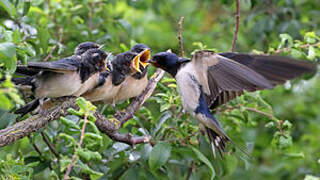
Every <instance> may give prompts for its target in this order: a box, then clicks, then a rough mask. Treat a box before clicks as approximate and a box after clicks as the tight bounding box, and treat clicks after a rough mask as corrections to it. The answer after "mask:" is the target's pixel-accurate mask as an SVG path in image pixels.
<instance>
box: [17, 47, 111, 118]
mask: <svg viewBox="0 0 320 180" xmlns="http://www.w3.org/2000/svg"><path fill="white" fill-rule="evenodd" d="M86 47H87V46H86ZM80 49H81V48H80ZM82 52H83V54H81V55H78V54H77V53H76V54H77V55H74V56H71V57H69V58H64V59H61V60H58V61H54V62H30V63H28V64H27V65H26V66H25V67H23V68H24V70H26V69H31V70H32V71H38V73H37V74H35V75H32V76H29V77H24V78H14V79H13V82H14V83H15V84H19V85H24V86H30V87H31V91H32V93H33V95H34V96H35V97H36V98H37V99H35V100H34V101H32V102H31V103H28V104H27V105H26V106H24V107H22V108H21V109H18V110H17V111H16V112H15V113H18V114H25V113H27V112H30V111H32V110H34V109H35V107H37V106H38V105H39V99H38V98H54V97H63V96H80V95H82V94H83V93H84V92H86V91H88V90H89V89H92V88H93V87H94V86H95V83H96V81H97V79H98V78H99V74H100V72H103V71H105V68H106V64H105V63H106V62H105V59H106V57H107V54H106V53H105V52H104V51H102V50H100V49H97V48H89V49H87V50H86V51H82ZM25 72H26V71H25Z"/></svg>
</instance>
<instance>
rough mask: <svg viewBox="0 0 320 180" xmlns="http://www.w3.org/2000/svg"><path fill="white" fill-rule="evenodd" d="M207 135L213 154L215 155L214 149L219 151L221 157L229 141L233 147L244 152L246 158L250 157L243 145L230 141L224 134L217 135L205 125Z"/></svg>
mask: <svg viewBox="0 0 320 180" xmlns="http://www.w3.org/2000/svg"><path fill="white" fill-rule="evenodd" d="M206 131H207V135H208V138H209V141H210V144H211V148H212V152H213V156H214V157H216V150H217V151H218V152H219V155H220V157H221V159H223V155H224V153H225V151H226V148H227V144H228V143H231V144H232V145H233V146H234V147H236V148H237V149H239V150H240V151H241V152H242V153H243V154H245V155H246V156H247V157H248V158H250V159H251V155H250V154H249V152H248V151H247V150H246V148H245V147H241V146H240V145H237V144H236V143H235V142H234V141H232V140H231V139H230V138H229V137H228V136H227V135H226V134H224V135H219V134H218V133H216V132H215V131H214V130H212V129H210V128H208V127H206Z"/></svg>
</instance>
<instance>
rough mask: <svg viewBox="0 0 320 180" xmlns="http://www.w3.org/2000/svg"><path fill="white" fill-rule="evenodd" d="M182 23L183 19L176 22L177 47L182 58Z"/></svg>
mask: <svg viewBox="0 0 320 180" xmlns="http://www.w3.org/2000/svg"><path fill="white" fill-rule="evenodd" d="M183 21H184V17H181V18H180V20H179V22H178V40H179V47H180V56H181V57H184V51H183V39H182V23H183Z"/></svg>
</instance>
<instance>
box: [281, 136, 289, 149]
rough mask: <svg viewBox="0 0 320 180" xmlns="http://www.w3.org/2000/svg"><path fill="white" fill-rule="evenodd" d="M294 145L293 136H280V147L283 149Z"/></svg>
mask: <svg viewBox="0 0 320 180" xmlns="http://www.w3.org/2000/svg"><path fill="white" fill-rule="evenodd" d="M291 145H292V137H291V136H280V137H279V147H280V148H281V149H285V148H288V147H290V146H291Z"/></svg>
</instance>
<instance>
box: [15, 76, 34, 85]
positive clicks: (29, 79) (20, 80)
mask: <svg viewBox="0 0 320 180" xmlns="http://www.w3.org/2000/svg"><path fill="white" fill-rule="evenodd" d="M32 80H33V77H23V78H12V79H11V81H12V82H13V83H14V84H16V85H26V86H33V84H34V83H33V81H32Z"/></svg>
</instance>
